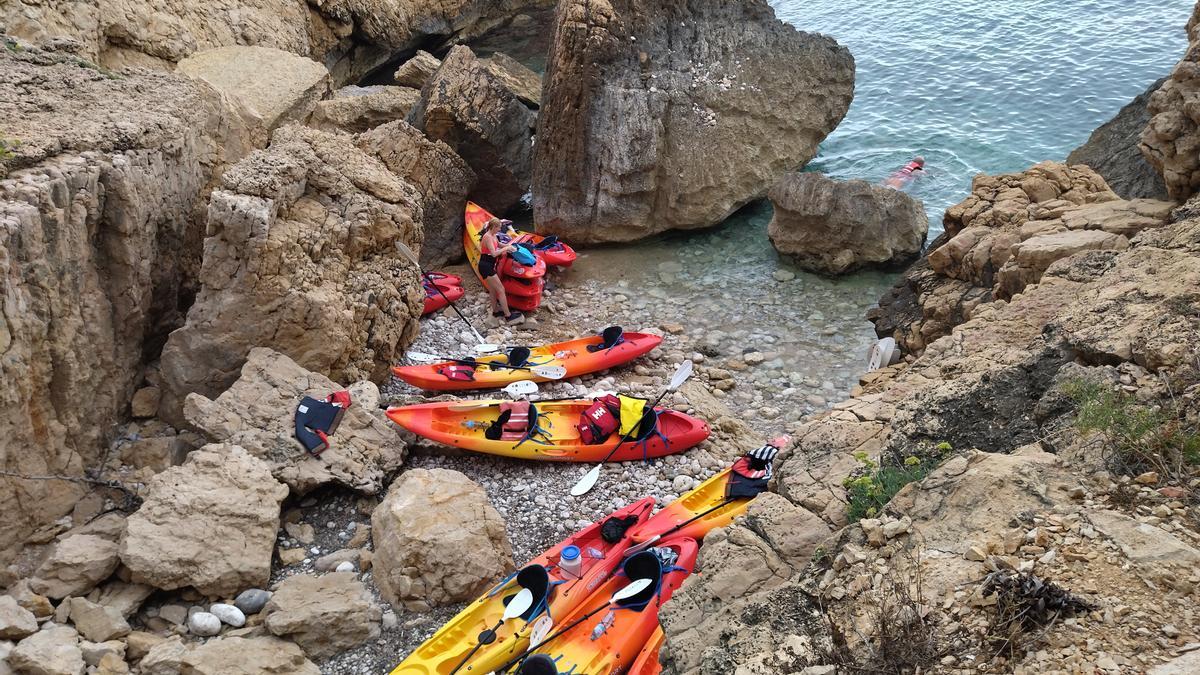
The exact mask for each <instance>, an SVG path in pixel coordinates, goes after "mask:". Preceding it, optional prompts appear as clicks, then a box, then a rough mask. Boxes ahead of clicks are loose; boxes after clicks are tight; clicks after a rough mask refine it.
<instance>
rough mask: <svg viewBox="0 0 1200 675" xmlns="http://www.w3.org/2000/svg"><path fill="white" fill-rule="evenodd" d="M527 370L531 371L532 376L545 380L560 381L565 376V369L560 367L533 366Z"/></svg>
mask: <svg viewBox="0 0 1200 675" xmlns="http://www.w3.org/2000/svg"><path fill="white" fill-rule="evenodd" d="M529 370H531V371H533V374H534V375H537V376H538V377H544V378H546V379H547V380H561V379H563V378H564V377H566V376H567V369H566V368H563V367H562V366H533V367H531V368H530V369H529Z"/></svg>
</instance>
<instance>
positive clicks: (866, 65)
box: [771, 0, 1194, 231]
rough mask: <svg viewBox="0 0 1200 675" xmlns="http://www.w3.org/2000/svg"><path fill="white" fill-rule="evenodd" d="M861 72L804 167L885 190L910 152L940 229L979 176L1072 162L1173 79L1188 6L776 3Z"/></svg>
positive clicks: (1063, 0) (1149, 2)
mask: <svg viewBox="0 0 1200 675" xmlns="http://www.w3.org/2000/svg"><path fill="white" fill-rule="evenodd" d="M771 4H772V5H773V6H774V7H775V10H776V13H777V14H778V16H779V18H781V19H783V20H785V21H788V22H789V23H791V24H793V25H794V26H796V27H797V28H799V29H800V30H806V31H813V32H820V33H825V34H828V35H831V36H832V37H834V38H835V39H837V40H838V42H840V43H841V44H843V45H845V46H847V47H848V48H849V49H850V51H851V53H853V54H854V58H855V61H856V64H857V74H856V83H855V97H854V103H853V105H852V106H851V107H850V112H849V114H847V116H846V119H845V120H844V121H843V122H842V124H841V125H840V126H839V127H838V128H837V130H836V131H834V133H833V134H832V135H831V136H830V137H829V138H828V139H826V141H825V142H824V143H823V144H822V146H821V152H820V155H819V156H818V157H817V159H816V160H815V161H813V162H812V163H811V164H810V165H809V168H810V169H812V170H817V171H822V172H824V173H828V174H830V175H832V176H836V177H839V178H864V179H867V180H873V181H874V180H880V179H882V178H884V177H885V176H886V175H887V174H888V173H890V172H891V171H892V170H894V169H896V168H897V167H899V166H901V165H903V164H904V163H905V162H907V161H908V160H909V159H910V158H911V157H912V156H913V155H914V154H922V155H924V156H925V158H926V160H927V162H928V164H927V166H928V167H929V169H930V172H929V175H928V176H926V177H925V178H924V180H921V181H918V182H917V183H916V184H915V185H913V186H912V188H911V190H910V191H911V193H912V194H913V195H914V196H916V197H919V198H921V199H922V200H924V201H925V205H926V208H927V209H928V211H929V213H930V221H931V225H932V226H933V231H938V230H940V223H941V215H942V212H943V211H944V210H945V208H946V207H947V206H950V205H953V204H954V203H956V202H958V201H960V200H961V199H962V198H963V197H965V196H966V194H967V192H968V191H969V188H970V184H971V177H972V176H974V175H975V174H976V173H979V172H985V173H1000V172H1006V171H1017V170H1021V169H1024V168H1026V167H1028V166H1030V165H1032V164H1036V163H1037V162H1040V161H1044V160H1047V159H1063V158H1065V157H1066V155H1067V153H1069V152H1070V151H1071V150H1072V149H1074V148H1075V147H1076V146H1078V145H1080V144H1081V143H1083V142H1084V141H1085V140H1087V137H1088V135H1089V134H1091V132H1092V130H1093V129H1095V128H1096V127H1097V126H1099V125H1100V124H1101V123H1103V122H1105V121H1106V120H1108V119H1109V118H1111V117H1112V116H1113V115H1114V114H1115V113H1116V112H1117V110H1119V109H1120V108H1121V106H1123V105H1125V104H1126V103H1128V102H1129V101H1130V100H1131V99H1132V98H1133V97H1135V96H1137V95H1138V94H1139V93H1141V92H1142V91H1144V90H1145V89H1146V88H1147V87H1148V86H1149V85H1150V84H1151V83H1152V82H1154V81H1155V80H1156V79H1158V78H1160V77H1163V76H1165V75H1167V74H1168V73H1169V72H1170V70H1171V67H1172V66H1173V65H1174V64H1175V62H1176V61H1178V60H1179V59H1180V57H1182V56H1183V52H1184V50H1185V48H1186V47H1187V36H1186V33H1185V31H1184V26H1185V24H1186V23H1187V19H1188V17H1189V15H1190V13H1191V10H1192V7H1193V5H1194V2H1193V1H1192V0H1055V1H1053V2H1052V1H1050V0H999V1H997V0H927V1H925V2H896V1H892V2H878V0H772V1H771Z"/></svg>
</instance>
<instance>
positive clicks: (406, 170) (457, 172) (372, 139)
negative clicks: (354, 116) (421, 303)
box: [358, 121, 475, 269]
mask: <svg viewBox="0 0 1200 675" xmlns="http://www.w3.org/2000/svg"><path fill="white" fill-rule="evenodd" d="M358 145H359V147H360V148H362V149H363V151H365V152H367V153H369V154H372V155H375V156H377V157H379V159H380V160H381V161H382V162H383V163H384V164H385V165H386V166H387V168H388V169H390V170H391V171H392V173H395V174H396V175H398V176H403V177H404V179H405V180H407V181H408V182H409V183H411V184H412V186H413V187H415V188H416V189H417V192H418V193H420V201H421V231H422V236H423V241H422V243H421V254H420V257H421V265H422V266H424V267H425V268H426V269H429V268H431V267H441V266H442V265H445V264H447V263H450V262H453V261H455V260H459V259H461V258H462V257H463V245H462V233H463V213H464V211H465V209H466V205H467V195H468V194H470V192H471V189H472V188H473V187H474V185H475V172H474V171H472V170H471V167H469V166H467V163H466V162H465V161H463V159H462V158H461V157H459V156H458V155H456V154H455V153H454V151H453V150H451V149H450V147H449V146H447V145H446V144H445V143H442V142H441V141H432V140H429V139H428V138H426V137H425V135H424V134H422V133H421V132H420V131H417V130H416V129H415V128H413V127H412V126H411V125H409V124H408V123H406V122H399V121H397V122H392V123H391V124H387V125H385V126H382V127H379V128H377V129H373V130H371V131H370V132H367V133H365V134H362V135H360V136H359V137H358Z"/></svg>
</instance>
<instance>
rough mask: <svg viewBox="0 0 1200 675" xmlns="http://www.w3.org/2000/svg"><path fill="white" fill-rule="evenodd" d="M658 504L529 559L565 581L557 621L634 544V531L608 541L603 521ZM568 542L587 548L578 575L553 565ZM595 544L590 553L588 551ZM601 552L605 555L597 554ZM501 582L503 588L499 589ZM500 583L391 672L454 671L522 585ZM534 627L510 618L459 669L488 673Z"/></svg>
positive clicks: (427, 674) (553, 602)
mask: <svg viewBox="0 0 1200 675" xmlns="http://www.w3.org/2000/svg"><path fill="white" fill-rule="evenodd" d="M653 508H654V499H653V498H652V497H647V498H645V499H642V500H639V501H637V502H634V503H633V504H630V505H629V506H626V507H625V508H623V509H620V510H618V511H616V512H614V513H612V514H610V515H609V516H606V517H605V518H601V519H599V520H597V521H596V522H595V523H592V524H591V525H589V526H588V527H585V528H583V529H582V530H580V531H578V532H576V533H574V534H572V535H571V536H569V537H567V538H566V539H564V540H562V541H560V542H559V543H558V544H556V545H554V546H552V547H551V548H549V549H547V550H546V551H545V552H544V553H542V554H541V555H540V556H538V557H537V558H534V559H533V560H531V561H530V562H529V564H530V565H542V566H544V567H547V568H549V570H550V577H551V582H558V581H562V582H564V583H561V584H557V585H555V586H553V587H552V590H551V592H550V597H549V601H548V609H549V612H550V616H551V617H553V619H554V620H555V621H556V622H557V621H558V620H559V617H561V616H564V615H565V614H567V613H569V612H571V611H572V610H574V608H575V607H578V606H579V605H580V604H582V603H583V602H584V601H586V600H587V599H588V598H589V597H591V595H592V591H593V590H594V589H595V588H596V587H597V586H599V585H601V584H603V583H605V582H606V581H607V580H608V579H609V578H610V577H611V576H612V574H613V572H614V571H615V570H616V569H617V568H618V567H619V566H620V564H621V562H622V554H623V553H624V552H625V550H626V549H628V548H629V546H630V544H631V541H632V540H631V539H630V538H629V536H626V537H625V538H623V539H621V540H620V541H617V542H612V543H610V542H607V541H605V540H604V539H603V538H602V537H601V536H600V528H601V527H602V523H603V522H604V521H605V520H607V519H608V518H612V517H621V518H624V517H628V516H634V517H636V518H637V523H643V522H645V521H646V517H647V516H648V515H649V514H650V511H651V510H652V509H653ZM627 535H628V533H627ZM567 546H578V547H579V548H580V550H581V551H584V552H585V555H584V556H583V558H584V566H583V568H582V569H581V570H580V574H579V576H577V577H573V576H570V575H566V574H564V573H562V572H561V571H559V570H558V569H557V567H551V566H553V565H556V564H557V563H558V559H559V555H560V554H561V553H562V550H563V549H564V548H565V547H567ZM589 550H590V553H586V552H589ZM597 553H598V554H600V555H601V556H602V557H599V558H597V557H595V554H597ZM498 588H499V589H503V590H499V591H498ZM498 588H493V589H491V590H489V592H488V593H484V594H483V595H482V596H481V597H480V598H478V599H477V600H475V601H474V602H472V603H471V604H469V605H467V607H466V608H464V609H463V610H462V611H461V612H459V613H458V615H457V616H455V617H454V618H453V619H451V620H450V621H448V622H446V624H445V625H444V626H442V627H441V628H440V629H438V631H437V632H436V633H434V634H433V636H432V637H430V638H429V639H428V640H426V641H425V642H424V643H422V644H421V646H420V647H417V648H416V649H415V650H413V652H412V653H411V654H409V655H408V657H407V658H405V659H404V661H403V662H401V663H400V665H398V666H396V668H395V669H394V670H392V672H391V675H448V674H449V673H450V672H451V671H453V670H454V668H455V667H456V666H457V665H458V664H459V663H460V662H462V660H463V658H465V657H466V656H467V654H468V653H469V652H470V650H471V648H472V647H474V646H475V644H476V642H477V640H478V636H479V634H480V633H481V632H482V631H484V630H485V629H489V628H492V627H494V626H495V625H496V624H497V623H498V622H499V621H500V617H501V616H502V615H503V614H504V602H503V600H504V598H505V597H507V596H509V595H511V593H512V590H509V589H513V590H515V588H516V585H515V583H514V582H511V581H510V582H509V583H508V585H507V586H498ZM497 591H498V592H497ZM530 633H531V627H530V626H527V625H526V624H525V622H524V621H523V620H520V619H515V620H512V621H508V622H506V623H505V624H503V625H501V627H500V628H499V629H497V631H496V636H497V639H496V641H495V642H493V643H492V644H490V645H484V646H482V647H480V649H479V650H478V651H476V652H475V654H474V655H473V656H472V657H471V659H470V660H469V661H468V662H467V663H466V664H465V665H464V666H463V668H462V669H461V670H460V671H459V672H460V673H478V674H482V673H487V672H490V671H491V670H494V669H495V668H497V667H499V666H501V665H503V664H504V663H505V662H506V661H508V660H510V659H512V658H514V657H515V656H517V655H518V654H520V653H521V652H523V651H524V650H525V649H526V648H528V645H529V635H530Z"/></svg>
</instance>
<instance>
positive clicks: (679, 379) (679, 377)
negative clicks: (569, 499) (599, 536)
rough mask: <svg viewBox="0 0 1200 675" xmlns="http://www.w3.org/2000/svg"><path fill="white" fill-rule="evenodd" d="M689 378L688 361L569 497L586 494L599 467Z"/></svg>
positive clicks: (681, 365) (598, 476)
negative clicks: (660, 403) (656, 407)
mask: <svg viewBox="0 0 1200 675" xmlns="http://www.w3.org/2000/svg"><path fill="white" fill-rule="evenodd" d="M691 376H692V362H691V360H690V359H689V360H687V361H684V362H683V363H681V364H679V368H678V369H676V370H675V374H674V375H672V376H671V381H670V383H668V384H667V388H666V389H664V390H663V391H662V393H660V394H659V395H658V398H656V399H654V402H653V403H651V404H650V405H649V406H647V407H646V410H645V411H644V412H643V413H642V419H641V421H639V422H638V423H637V424H635V425H633V427H632V428H630V430H629V431H628V432H626V433H625V435H624V436H622V437H621V440H619V441H617V444H616V445H615V446H613V449H612V450H610V451H609V453H608V456H607V457H605V458H604V459H602V460H600V463H599V464H597V465H596V466H594V467H592V468H591V469H590V470H589V471H588V472H587V473H585V474H583V478H580V479H579V482H578V483H576V484H575V486H574V487H572V488H571V495H572V496H574V497H579V496H582V495H585V494H587V493H588V492H589V491H590V490H591V489H592V488H593V487H595V485H596V481H597V480H599V479H600V467H602V466H604V463H605V462H607V461H608V460H609V459H611V458H612V456H613V455H614V454H616V452H617V449H618V448H620V447H621V446H622V445H624V444H625V442H626V441H628V440H629V439H630V438H633V435H634V434H636V433H637V432H638V430H639V429H640V428H641V427H642V424H644V423H645V422H646V417H647V416H648V415H650V414H651V412H652V411H653V410H654V407H655V406H657V405H658V403H659V402H660V401H662V400H663V398H664V397H665V396H666V395H667V394H669V393H671V392H673V391H675V390H676V389H678V388H679V387H681V386H683V383H684V382H686V381H687V379H688V378H689V377H691Z"/></svg>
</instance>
